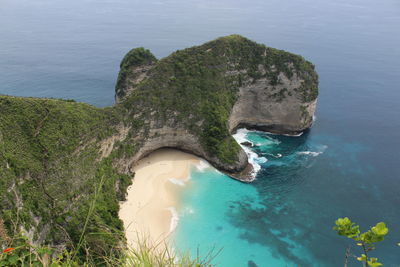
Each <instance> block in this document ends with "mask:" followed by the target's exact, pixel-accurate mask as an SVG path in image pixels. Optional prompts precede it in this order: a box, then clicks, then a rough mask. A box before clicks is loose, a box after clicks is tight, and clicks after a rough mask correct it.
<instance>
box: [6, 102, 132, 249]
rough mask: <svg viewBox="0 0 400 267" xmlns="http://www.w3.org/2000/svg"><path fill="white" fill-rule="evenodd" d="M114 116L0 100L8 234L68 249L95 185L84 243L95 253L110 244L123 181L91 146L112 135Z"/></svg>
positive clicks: (66, 105)
mask: <svg viewBox="0 0 400 267" xmlns="http://www.w3.org/2000/svg"><path fill="white" fill-rule="evenodd" d="M114 113H115V112H114V110H113V109H110V108H108V109H97V108H95V107H93V106H90V105H87V104H82V103H75V102H71V101H64V100H55V99H38V98H20V97H8V96H0V114H1V115H0V205H1V206H0V207H1V208H0V217H1V218H2V219H3V221H4V223H5V226H6V228H7V230H8V233H9V235H11V236H12V235H13V234H14V231H15V232H18V231H19V230H23V231H24V232H25V233H27V234H28V236H29V237H30V239H31V240H32V241H34V242H35V243H37V244H40V243H47V244H51V245H52V246H65V245H69V246H73V245H74V244H76V243H77V242H78V240H79V238H80V235H81V233H82V228H83V223H84V222H85V219H86V214H87V212H88V208H89V203H90V201H91V200H92V199H93V197H94V192H95V190H96V187H97V186H99V184H100V183H102V189H101V190H100V193H99V195H98V196H97V205H96V209H95V215H94V216H93V217H92V218H91V219H90V222H89V229H88V235H87V236H86V241H87V245H88V246H89V247H91V248H92V249H93V250H94V251H98V252H99V253H103V249H105V248H107V247H112V246H115V244H116V242H117V240H115V235H114V232H115V231H116V230H122V223H121V222H120V220H119V219H118V210H119V207H118V200H121V199H123V198H124V192H125V190H126V187H127V185H128V184H129V183H130V179H131V177H129V176H127V175H122V174H119V173H118V172H117V171H116V170H115V169H114V168H113V167H112V156H110V157H108V158H104V159H101V153H100V144H101V142H99V141H101V140H103V139H104V138H106V137H107V136H111V135H113V134H114V133H115V132H116V130H115V129H116V125H117V122H118V117H117V116H116V115H115V114H114ZM115 153H116V152H115ZM15 228H17V229H15ZM89 233H91V234H89ZM94 233H96V235H94ZM0 241H4V240H0Z"/></svg>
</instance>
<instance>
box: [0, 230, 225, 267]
mask: <svg viewBox="0 0 400 267" xmlns="http://www.w3.org/2000/svg"><path fill="white" fill-rule="evenodd" d="M0 245H1V243H0ZM3 245H4V244H3ZM10 245H11V246H10V247H6V248H4V249H1V250H0V267H17V266H18V267H20V266H26V267H28V266H29V267H92V266H93V267H94V266H122V267H211V266H212V261H213V260H214V259H215V257H216V256H217V255H218V254H219V252H220V251H215V250H211V251H209V252H208V254H207V255H205V256H203V257H199V256H197V257H192V256H191V255H189V254H177V253H175V252H174V251H173V250H171V249H170V246H168V244H166V243H165V242H160V243H158V244H153V243H151V242H148V241H147V239H145V238H144V239H140V240H139V242H138V244H137V246H136V247H135V248H121V249H120V253H119V255H120V256H119V257H116V256H114V255H116V254H115V253H109V256H104V257H103V258H101V259H95V260H94V259H93V257H91V255H88V256H87V257H86V258H85V259H81V258H78V257H76V251H74V250H62V251H57V250H55V249H52V248H50V247H47V246H34V245H32V244H30V243H29V241H28V238H26V237H24V236H16V237H14V238H13V240H12V244H10ZM82 246H83V248H84V249H87V248H86V246H85V245H84V244H83V245H82ZM0 247H1V246H0Z"/></svg>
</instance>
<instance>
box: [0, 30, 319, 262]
mask: <svg viewBox="0 0 400 267" xmlns="http://www.w3.org/2000/svg"><path fill="white" fill-rule="evenodd" d="M120 67H121V70H120V73H119V75H118V80H117V84H116V95H115V97H116V104H115V105H114V106H112V107H107V108H96V107H94V106H91V105H88V104H85V103H77V102H75V101H73V100H59V99H43V98H23V97H13V96H0V112H1V117H0V176H1V179H0V203H1V205H2V208H1V209H0V217H1V218H2V219H1V220H0V233H1V234H2V235H3V236H1V238H3V239H7V238H9V237H10V236H11V235H13V234H15V233H17V232H20V231H21V232H22V233H24V234H25V235H26V236H27V237H28V239H29V240H30V242H32V243H33V244H38V245H41V244H48V245H51V246H52V247H57V248H59V249H64V248H67V249H68V248H71V247H75V246H76V245H77V244H78V243H80V241H81V240H82V237H84V238H85V250H84V249H83V248H81V250H80V252H79V253H80V254H82V255H85V253H87V252H88V251H90V253H91V256H93V257H94V258H96V257H99V258H100V257H101V256H103V255H104V253H105V251H107V252H109V251H112V253H115V254H118V251H117V250H113V248H115V247H116V246H120V245H121V244H125V243H126V240H125V237H124V236H123V235H121V234H120V233H121V232H123V230H124V226H123V223H122V221H121V220H120V219H119V217H118V212H119V209H120V207H119V201H123V200H125V198H126V192H127V188H128V186H129V185H130V184H131V183H132V179H133V177H134V168H133V166H134V164H135V163H137V162H138V161H139V160H140V159H143V158H144V157H145V156H147V155H149V154H150V153H152V152H154V151H156V150H159V149H162V148H175V149H178V150H181V151H184V152H187V153H190V154H194V155H196V156H198V157H200V158H203V159H205V160H207V161H208V162H209V163H210V164H211V165H212V166H214V167H215V168H217V169H218V170H220V171H222V172H224V173H226V174H228V175H229V176H230V177H232V178H235V179H237V180H239V181H241V182H251V181H252V180H253V179H254V176H253V175H252V166H251V164H249V162H248V158H247V155H246V153H245V152H244V150H243V149H242V147H241V146H240V145H239V144H238V143H237V142H236V141H235V140H234V138H233V137H232V134H233V133H235V131H236V129H238V128H248V129H257V130H261V131H268V132H272V133H277V134H288V135H297V134H299V133H301V132H302V131H304V130H306V129H307V128H309V127H310V126H311V125H312V122H313V115H314V112H315V108H316V101H317V96H318V76H317V73H316V72H315V69H314V65H313V64H311V63H310V62H308V61H306V60H305V59H304V58H303V57H301V56H299V55H294V54H291V53H288V52H285V51H282V50H278V49H274V48H270V47H267V46H265V45H262V44H257V43H255V42H253V41H251V40H249V39H246V38H244V37H242V36H239V35H230V36H226V37H221V38H218V39H216V40H213V41H210V42H207V43H205V44H203V45H200V46H195V47H191V48H187V49H183V50H178V51H176V52H174V53H172V54H171V55H170V56H168V57H166V58H163V59H157V58H156V57H155V56H154V55H153V54H152V53H151V52H150V51H149V50H146V49H144V48H135V49H132V50H131V51H129V53H128V54H127V55H126V56H125V57H124V59H123V60H122V62H121V66H120ZM247 145H251V144H247ZM193 160H195V159H193ZM93 200H95V201H96V205H95V206H94V207H92V206H91V203H93ZM91 209H93V210H91ZM88 211H92V216H91V217H90V218H87V214H88ZM84 224H86V226H87V227H86V228H85V229H87V230H86V232H84V233H82V229H83V227H84ZM93 233H96V234H93Z"/></svg>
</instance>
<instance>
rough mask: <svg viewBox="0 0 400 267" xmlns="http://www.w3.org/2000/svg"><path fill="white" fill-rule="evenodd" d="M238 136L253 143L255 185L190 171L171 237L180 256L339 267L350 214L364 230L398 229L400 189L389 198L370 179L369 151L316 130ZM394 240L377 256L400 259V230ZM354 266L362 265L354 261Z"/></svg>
mask: <svg viewBox="0 0 400 267" xmlns="http://www.w3.org/2000/svg"><path fill="white" fill-rule="evenodd" d="M241 135H242V138H243V137H245V138H246V139H247V140H248V141H250V142H252V143H253V144H254V146H253V147H252V151H253V152H255V153H256V154H257V158H255V159H254V160H255V162H256V163H258V164H260V165H261V170H260V171H259V172H258V174H257V180H256V181H255V182H254V183H253V184H242V183H240V182H237V181H235V180H232V179H230V178H228V177H227V176H226V175H224V174H222V173H220V172H218V171H216V170H215V169H213V168H212V167H210V168H208V169H202V170H199V169H198V168H193V169H192V171H191V179H190V180H189V181H188V182H187V184H186V187H185V189H184V190H183V191H182V192H181V195H180V199H181V202H182V204H181V205H180V206H179V207H178V214H179V216H180V220H179V224H178V227H177V228H176V231H175V233H174V235H173V239H174V245H175V247H176V248H177V249H178V250H179V251H188V250H189V251H190V253H191V254H192V255H200V256H205V255H207V254H208V252H210V251H212V252H214V253H216V252H218V251H219V250H221V249H222V250H221V251H220V252H219V254H218V256H217V257H216V259H215V261H214V263H215V264H218V266H224V267H225V266H227V267H229V266H272V267H275V266H276V267H280V266H282V267H285V266H298V265H300V266H341V265H342V264H343V260H344V249H345V248H346V247H347V245H348V244H349V243H348V242H347V241H346V240H345V239H343V238H340V237H338V236H336V234H335V233H334V232H333V231H332V230H331V226H332V225H333V222H334V220H335V219H336V218H337V217H340V216H350V217H352V218H354V219H355V220H357V221H360V222H362V225H363V226H364V227H365V226H366V225H368V223H371V224H372V223H373V222H374V220H385V221H386V222H387V223H388V224H389V225H393V226H394V225H397V224H398V213H397V207H396V204H395V203H393V202H392V201H397V200H398V197H395V196H394V194H395V192H396V191H397V189H398V188H396V189H394V190H393V191H391V192H390V191H387V192H385V193H389V194H388V195H385V193H383V192H382V190H381V188H380V186H381V185H380V184H379V183H371V182H367V181H366V179H368V178H369V176H370V175H376V173H375V172H374V170H373V169H374V167H373V166H371V165H368V164H365V165H364V164H360V162H359V156H360V154H362V153H364V154H367V153H368V151H367V150H368V147H366V146H363V145H362V144H356V143H346V142H344V140H337V139H336V138H334V137H333V136H323V135H317V136H313V135H312V134H311V132H306V133H305V134H304V135H302V136H300V137H286V136H278V135H271V134H267V133H262V132H244V131H241ZM265 159H267V161H266V160H265ZM363 195H364V196H363ZM392 197H393V198H392ZM382 207H385V210H384V209H382ZM366 222H367V223H366ZM392 234H393V236H392V237H391V238H387V240H386V243H385V245H382V246H380V247H381V251H380V253H376V255H377V256H381V257H382V259H385V263H396V262H398V260H399V255H400V253H399V248H396V246H395V243H396V240H398V239H397V238H398V234H399V232H398V230H397V229H396V228H394V229H392ZM350 266H358V263H357V262H356V261H355V260H353V261H352V260H350ZM388 266H397V265H395V264H392V265H390V264H388Z"/></svg>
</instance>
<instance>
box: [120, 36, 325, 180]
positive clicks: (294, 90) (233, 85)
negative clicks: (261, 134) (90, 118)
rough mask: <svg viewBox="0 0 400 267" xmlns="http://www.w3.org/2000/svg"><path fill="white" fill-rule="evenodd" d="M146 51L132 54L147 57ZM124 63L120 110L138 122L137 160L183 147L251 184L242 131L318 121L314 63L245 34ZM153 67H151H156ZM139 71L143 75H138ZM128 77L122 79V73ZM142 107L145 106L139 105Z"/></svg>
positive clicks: (294, 127) (297, 127) (291, 130)
mask: <svg viewBox="0 0 400 267" xmlns="http://www.w3.org/2000/svg"><path fill="white" fill-rule="evenodd" d="M143 51H144V50H143V49H142V48H139V49H138V50H135V49H134V50H132V51H130V52H129V54H132V55H136V54H143ZM145 52H146V53H145V55H144V56H142V57H143V58H151V59H152V60H151V61H145V62H144V63H143V64H132V65H131V66H130V65H129V64H126V63H125V62H127V61H129V54H128V55H127V56H126V57H125V58H124V60H123V62H122V63H121V65H124V69H121V73H127V74H126V75H124V77H125V78H124V79H121V80H120V81H121V84H125V85H126V86H119V85H118V84H117V86H116V97H117V101H118V105H119V106H123V107H124V108H125V109H126V110H127V111H128V113H129V114H130V116H131V118H133V119H134V120H137V119H139V120H140V121H141V124H142V125H143V126H144V128H143V129H145V130H144V132H142V133H140V134H139V133H137V134H136V135H133V136H134V138H133V140H135V142H137V143H140V145H139V147H140V148H139V149H138V151H137V153H136V154H135V156H134V157H132V159H131V162H134V161H136V160H137V159H139V158H141V157H142V156H144V155H146V154H148V153H150V152H151V151H153V150H155V149H158V148H161V147H166V146H167V147H174V148H178V149H182V150H185V151H188V152H191V153H194V154H196V155H198V156H201V157H203V158H205V159H207V160H208V161H209V162H210V163H212V164H213V165H214V166H215V167H217V168H219V169H220V170H223V171H225V172H227V173H229V174H231V175H232V176H235V177H236V178H238V179H240V180H243V181H248V178H249V177H247V176H243V177H241V175H240V174H238V173H240V172H241V171H242V170H244V169H245V168H246V166H247V156H246V154H245V153H244V151H243V150H242V149H241V148H240V147H239V146H238V145H237V144H236V142H235V141H234V140H233V139H232V137H231V134H232V133H233V132H234V131H235V129H236V128H237V127H248V128H256V129H260V130H265V131H270V132H274V133H280V134H297V133H299V132H301V131H304V130H305V129H307V128H308V127H310V126H311V124H312V118H313V114H314V111H315V106H316V97H317V94H318V77H317V74H316V72H315V71H314V66H313V65H312V64H311V63H309V62H308V61H306V60H304V59H303V58H302V57H301V56H297V55H294V54H290V53H288V52H285V51H281V50H277V49H273V48H269V47H266V46H264V45H261V44H257V43H255V42H252V41H250V40H248V39H246V38H244V37H241V36H239V35H231V36H227V37H222V38H219V39H216V40H214V41H211V42H208V43H206V44H204V45H201V46H197V47H192V48H188V49H184V50H181V51H177V52H175V53H173V54H172V55H170V56H169V57H167V58H164V59H161V60H160V61H158V62H155V60H154V59H153V58H154V56H153V55H152V54H151V53H150V51H148V50H145ZM149 62H150V64H149ZM138 73H140V75H139V74H138ZM120 76H121V75H120ZM138 107H139V108H138Z"/></svg>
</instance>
